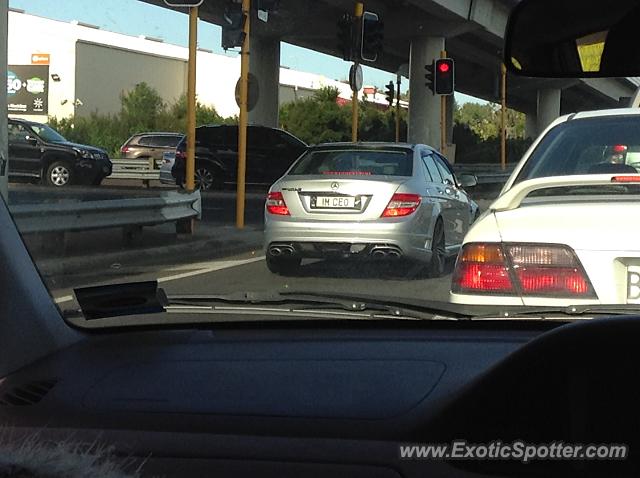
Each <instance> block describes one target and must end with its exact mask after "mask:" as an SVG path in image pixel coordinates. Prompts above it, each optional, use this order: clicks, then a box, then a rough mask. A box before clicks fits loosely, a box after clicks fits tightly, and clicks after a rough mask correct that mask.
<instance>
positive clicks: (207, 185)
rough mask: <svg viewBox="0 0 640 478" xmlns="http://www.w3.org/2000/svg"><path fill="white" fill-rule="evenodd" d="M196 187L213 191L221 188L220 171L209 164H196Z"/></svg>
mask: <svg viewBox="0 0 640 478" xmlns="http://www.w3.org/2000/svg"><path fill="white" fill-rule="evenodd" d="M195 173H196V177H195V185H196V189H199V190H200V191H212V190H214V189H220V184H221V178H220V172H219V171H218V170H216V169H214V168H213V167H211V166H209V165H208V164H196V171H195Z"/></svg>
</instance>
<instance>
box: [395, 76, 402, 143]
mask: <svg viewBox="0 0 640 478" xmlns="http://www.w3.org/2000/svg"><path fill="white" fill-rule="evenodd" d="M401 82H402V77H401V76H400V75H398V76H397V77H396V85H397V88H398V89H397V92H396V143H399V142H400V84H401Z"/></svg>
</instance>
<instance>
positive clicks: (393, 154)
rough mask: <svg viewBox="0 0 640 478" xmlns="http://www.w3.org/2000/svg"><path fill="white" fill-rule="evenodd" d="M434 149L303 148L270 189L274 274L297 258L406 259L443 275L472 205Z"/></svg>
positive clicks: (269, 250)
mask: <svg viewBox="0 0 640 478" xmlns="http://www.w3.org/2000/svg"><path fill="white" fill-rule="evenodd" d="M476 182H477V181H476V178H475V176H473V175H461V177H460V181H459V180H458V179H457V178H456V177H455V174H454V173H453V170H452V168H451V166H450V165H449V163H448V161H447V160H446V159H445V158H444V157H443V156H441V155H440V153H439V152H437V151H435V150H434V149H433V148H431V147H429V146H425V145H412V144H402V143H333V144H322V145H318V146H314V147H311V148H309V150H308V151H307V152H306V153H305V154H303V155H302V156H301V157H300V158H299V159H298V160H297V161H296V162H295V163H294V164H293V166H292V167H291V168H290V169H289V171H287V173H285V175H284V176H283V177H282V178H280V179H279V180H278V181H277V182H276V183H275V184H274V185H273V186H271V188H270V190H269V194H268V197H267V201H266V204H265V245H264V247H265V254H266V258H267V266H268V267H269V269H270V270H271V271H272V272H274V273H281V274H288V273H294V272H295V271H296V270H297V269H298V267H299V266H300V264H301V261H302V259H305V258H313V259H331V258H340V259H356V258H359V259H365V260H398V259H402V258H404V259H408V260H409V261H414V262H419V263H421V264H424V265H425V266H426V267H428V270H429V272H430V274H431V275H433V276H439V275H442V274H443V273H444V268H445V260H446V259H447V258H448V257H449V256H454V255H455V254H457V252H458V250H459V248H460V245H461V243H462V239H463V238H464V236H465V234H466V232H467V230H468V229H469V226H470V224H471V223H472V222H473V221H474V220H475V219H476V218H477V216H478V205H477V204H476V203H475V202H474V201H473V200H472V199H471V198H470V197H469V195H468V194H467V193H466V192H465V190H464V189H463V188H464V187H471V186H474V185H475V184H476Z"/></svg>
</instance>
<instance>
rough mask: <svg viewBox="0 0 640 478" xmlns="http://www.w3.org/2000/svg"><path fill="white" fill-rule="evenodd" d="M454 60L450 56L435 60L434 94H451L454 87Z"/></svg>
mask: <svg viewBox="0 0 640 478" xmlns="http://www.w3.org/2000/svg"><path fill="white" fill-rule="evenodd" d="M454 66H455V65H454V62H453V60H452V59H451V58H441V59H439V60H436V62H435V75H436V76H435V82H434V83H435V94H436V95H452V94H453V90H454V88H455V71H454Z"/></svg>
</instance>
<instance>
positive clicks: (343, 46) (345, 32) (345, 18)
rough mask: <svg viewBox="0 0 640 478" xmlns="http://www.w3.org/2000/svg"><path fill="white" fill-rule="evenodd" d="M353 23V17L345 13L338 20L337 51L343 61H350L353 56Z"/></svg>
mask: <svg viewBox="0 0 640 478" xmlns="http://www.w3.org/2000/svg"><path fill="white" fill-rule="evenodd" d="M354 30H355V23H354V21H353V17H352V16H351V15H349V14H348V13H345V14H344V15H342V16H341V17H340V19H339V20H338V50H339V51H340V52H341V53H342V59H343V60H344V61H352V60H353V59H354V57H355V55H354V50H355V48H354V40H355V35H354Z"/></svg>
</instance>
